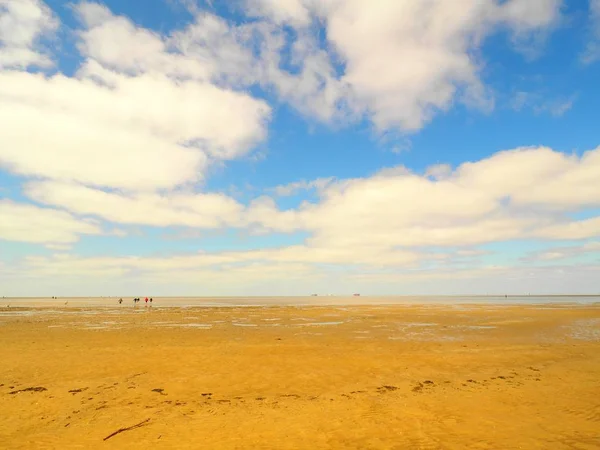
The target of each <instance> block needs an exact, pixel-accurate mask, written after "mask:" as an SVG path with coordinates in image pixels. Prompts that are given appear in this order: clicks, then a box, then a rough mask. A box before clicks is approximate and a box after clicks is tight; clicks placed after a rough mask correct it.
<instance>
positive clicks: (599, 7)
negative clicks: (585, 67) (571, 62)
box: [581, 0, 600, 64]
mask: <svg viewBox="0 0 600 450" xmlns="http://www.w3.org/2000/svg"><path fill="white" fill-rule="evenodd" d="M589 5H590V41H589V42H588V45H587V48H586V50H585V52H584V53H583V55H582V58H581V59H582V61H583V63H584V64H591V63H593V62H596V61H598V59H600V0H589Z"/></svg>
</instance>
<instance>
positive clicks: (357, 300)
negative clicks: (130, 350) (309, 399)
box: [0, 295, 600, 311]
mask: <svg viewBox="0 0 600 450" xmlns="http://www.w3.org/2000/svg"><path fill="white" fill-rule="evenodd" d="M118 300H119V298H118V297H77V298H66V297H65V298H58V299H52V298H41V297H38V298H2V300H1V302H2V303H0V306H4V307H5V306H7V305H10V306H12V307H15V306H27V307H61V308H62V309H64V308H73V307H75V308H81V307H110V308H117V309H125V308H134V305H133V300H132V298H123V304H121V305H119V304H118ZM593 303H600V296H598V295H596V296H591V295H590V296H569V295H560V296H533V295H532V296H508V297H504V296H360V297H347V296H323V297H154V302H153V305H152V306H151V307H150V306H148V307H146V305H144V304H138V305H137V306H136V307H135V309H136V310H144V309H147V308H148V309H149V308H169V307H180V308H181V307H228V308H246V307H252V306H297V307H300V308H301V307H305V306H328V305H338V306H339V310H340V311H345V309H344V306H352V305H374V306H375V305H382V306H383V305H391V304H392V305H432V306H435V305H452V306H453V308H455V309H463V310H465V311H469V310H470V308H469V306H468V305H481V304H485V305H499V306H500V305H542V304H543V305H546V306H547V307H552V308H555V307H560V306H561V305H573V304H580V305H589V304H593Z"/></svg>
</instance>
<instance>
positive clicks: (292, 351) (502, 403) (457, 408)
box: [0, 305, 600, 449]
mask: <svg viewBox="0 0 600 450" xmlns="http://www.w3.org/2000/svg"><path fill="white" fill-rule="evenodd" d="M0 411H1V413H0V414H1V417H2V420H1V421H0V448H7V449H13V448H15V449H17V448H210V449H221V448H222V449H233V448H261V449H262V448H265V449H271V448H276V449H297V448H301V449H304V448H306V449H311V448H352V449H368V448H382V449H383V448H386V449H388V448H389V449H406V448H409V449H410V448H416V449H418V448H448V449H454V448H486V449H487V448H490V449H492V448H493V449H496V448H502V449H510V448H526V449H528V448H544V449H545V448H552V449H562V448H565V449H567V448H569V449H570V448H577V449H597V448H600V307H599V306H593V305H587V306H557V305H553V306H539V305H536V306H497V305H496V306H494V305H488V306H482V305H477V306H451V305H435V306H414V305H411V306H407V305H405V306H379V307H377V306H353V307H333V306H329V307H268V308H258V307H243V308H237V307H230V308H181V309H178V308H171V309H157V308H154V309H153V310H152V311H150V310H149V309H147V308H144V307H143V306H141V307H138V308H137V309H136V310H134V309H133V308H132V307H131V306H130V305H127V306H123V307H121V308H89V309H80V308H68V309H67V308H65V309H60V308H33V309H27V308H10V309H7V308H4V309H0ZM140 423H141V425H140V426H138V427H136V428H132V429H127V430H124V431H121V432H119V433H117V434H114V435H113V436H111V437H109V436H110V435H111V434H113V433H114V432H117V431H119V430H120V429H124V428H128V427H132V426H135V425H137V424H140ZM107 437H109V438H108V439H107V440H104V439H105V438H107Z"/></svg>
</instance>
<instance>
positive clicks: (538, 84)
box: [0, 0, 600, 297]
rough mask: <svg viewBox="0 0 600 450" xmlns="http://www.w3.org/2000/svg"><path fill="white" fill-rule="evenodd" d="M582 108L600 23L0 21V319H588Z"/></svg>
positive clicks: (4, 0) (535, 19)
mask: <svg viewBox="0 0 600 450" xmlns="http://www.w3.org/2000/svg"><path fill="white" fill-rule="evenodd" d="M458 3H460V8H459V7H457V5H458ZM599 105H600V0H589V1H588V0H461V1H460V2H449V1H447V0H419V1H417V0H373V1H370V2H365V1H363V0H320V1H317V0H229V1H224V0H204V1H201V0H200V1H194V0H145V1H143V2H142V1H139V0H106V1H104V2H95V1H78V0H75V1H61V0H45V1H42V0H0V295H2V296H7V297H8V296H54V295H56V296H127V295H129V296H140V295H141V296H145V295H153V296H167V295H173V296H183V295H186V296H187V295H189V296H236V295H242V296H255V295H260V296H264V295H273V296H281V295H310V294H313V293H316V294H321V295H325V294H334V295H348V294H352V293H361V294H362V295H443V294H447V295H467V294H471V295H481V294H488V295H493V294H500V295H502V294H510V295H514V294H528V293H531V294H592V293H599V292H600V131H599V130H600V121H599V119H598V117H599V114H598V108H599Z"/></svg>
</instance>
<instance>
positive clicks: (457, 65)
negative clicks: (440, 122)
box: [248, 0, 561, 131]
mask: <svg viewBox="0 0 600 450" xmlns="http://www.w3.org/2000/svg"><path fill="white" fill-rule="evenodd" d="M248 4H249V10H250V11H251V12H253V13H255V14H256V13H262V14H264V15H267V16H268V17H269V18H271V19H273V20H275V21H279V22H281V21H283V22H286V23H288V24H290V25H292V26H294V27H296V28H297V29H302V28H303V27H306V26H308V25H307V23H308V22H310V21H309V20H308V17H310V15H311V14H312V15H314V16H317V17H319V18H320V19H321V20H323V21H324V23H325V26H326V36H327V40H328V44H329V46H330V48H331V49H332V50H333V51H334V52H335V53H336V54H337V55H338V56H339V57H340V58H341V61H342V63H343V64H344V66H345V67H344V73H343V75H342V76H341V77H340V78H339V79H334V80H333V83H331V85H332V86H335V84H336V83H337V84H338V87H337V88H336V89H334V90H333V91H334V92H335V94H336V95H333V96H331V97H330V98H329V99H328V100H329V101H330V102H331V103H332V104H336V103H339V101H340V96H346V97H348V98H347V99H346V100H347V104H348V105H349V107H350V108H351V109H353V110H354V111H355V112H363V113H366V114H367V115H368V116H370V117H371V119H372V120H373V122H374V124H375V125H376V127H377V128H379V129H387V128H394V127H400V128H402V129H404V130H408V131H411V130H416V129H419V128H421V127H422V126H423V124H424V123H426V122H427V121H428V120H430V119H431V117H432V116H433V114H435V112H437V111H440V110H441V111H443V110H446V109H448V108H449V107H450V105H451V104H452V102H453V101H454V100H455V99H456V98H457V97H458V98H459V99H460V98H462V99H463V101H465V102H467V103H468V104H478V105H487V106H489V101H490V100H489V98H488V94H487V93H486V92H485V87H484V86H483V84H482V82H481V81H480V79H479V75H478V72H479V66H480V62H479V61H478V60H476V59H475V57H474V56H473V55H474V53H476V50H477V49H479V48H480V46H481V44H482V42H483V39H484V38H485V37H486V36H487V35H489V34H491V33H493V32H494V31H495V30H496V29H497V28H498V27H506V28H508V29H509V30H510V31H511V32H512V33H513V34H514V35H515V37H516V38H518V39H523V38H524V37H526V36H528V35H530V34H531V33H536V32H539V31H540V30H545V29H548V28H550V27H552V26H553V25H555V24H556V23H557V22H558V20H559V17H560V9H559V8H560V4H561V1H560V0H536V1H530V0H511V1H506V2H502V3H500V2H496V1H492V0H489V1H475V0H473V1H466V2H462V3H461V8H456V7H455V5H454V3H451V2H447V1H443V0H440V1H430V2H414V1H411V0H403V1H398V0H380V1H378V2H375V3H373V2H371V3H367V2H363V1H360V0H348V1H338V0H330V1H326V2H313V1H309V0H307V1H288V2H281V3H280V2H271V1H267V0H256V1H251V0H250V1H248ZM313 54H316V51H315V53H313ZM391 62H393V63H391ZM322 67H323V68H324V70H325V71H329V70H330V67H331V66H322Z"/></svg>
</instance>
